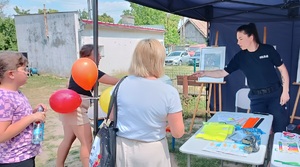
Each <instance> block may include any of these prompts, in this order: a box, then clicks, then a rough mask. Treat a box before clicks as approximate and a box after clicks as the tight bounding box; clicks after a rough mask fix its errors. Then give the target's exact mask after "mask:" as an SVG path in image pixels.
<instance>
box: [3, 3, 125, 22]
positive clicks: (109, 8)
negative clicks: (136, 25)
mask: <svg viewBox="0 0 300 167" xmlns="http://www.w3.org/2000/svg"><path fill="white" fill-rule="evenodd" d="M91 1H93V0H91ZM44 4H45V5H46V8H47V9H56V10H58V11H60V12H67V11H77V10H79V9H80V10H83V9H85V10H86V11H87V0H9V4H8V5H7V6H6V7H5V8H4V13H5V14H6V15H14V14H16V13H15V11H14V9H13V8H14V7H15V6H18V7H19V8H21V9H24V10H30V13H37V11H38V9H43V8H44ZM98 5H99V7H98V11H99V15H101V14H103V13H106V14H108V15H109V16H111V17H113V18H114V21H115V23H117V22H118V21H119V20H120V19H121V17H120V16H121V15H122V11H123V10H126V9H130V4H129V2H127V1H124V0H98Z"/></svg>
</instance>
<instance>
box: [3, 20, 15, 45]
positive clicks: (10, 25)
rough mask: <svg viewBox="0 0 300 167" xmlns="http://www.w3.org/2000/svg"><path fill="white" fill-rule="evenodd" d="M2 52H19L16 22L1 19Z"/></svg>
mask: <svg viewBox="0 0 300 167" xmlns="http://www.w3.org/2000/svg"><path fill="white" fill-rule="evenodd" d="M0 50H18V49H17V36H16V27H15V21H14V19H12V18H0Z"/></svg>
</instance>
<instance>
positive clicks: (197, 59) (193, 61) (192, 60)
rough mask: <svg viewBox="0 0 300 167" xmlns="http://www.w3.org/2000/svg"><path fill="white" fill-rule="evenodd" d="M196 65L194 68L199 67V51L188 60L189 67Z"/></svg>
mask: <svg viewBox="0 0 300 167" xmlns="http://www.w3.org/2000/svg"><path fill="white" fill-rule="evenodd" d="M194 63H196V66H199V63H200V51H196V52H195V54H194V56H193V57H190V59H189V65H190V66H193V65H194Z"/></svg>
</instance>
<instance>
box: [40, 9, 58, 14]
mask: <svg viewBox="0 0 300 167" xmlns="http://www.w3.org/2000/svg"><path fill="white" fill-rule="evenodd" d="M57 12H58V10H56V9H46V13H57ZM38 14H44V9H38Z"/></svg>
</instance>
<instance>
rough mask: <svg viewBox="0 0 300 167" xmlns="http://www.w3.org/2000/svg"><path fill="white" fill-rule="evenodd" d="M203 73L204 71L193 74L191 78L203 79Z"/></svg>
mask: <svg viewBox="0 0 300 167" xmlns="http://www.w3.org/2000/svg"><path fill="white" fill-rule="evenodd" d="M204 72H205V71H197V72H195V73H194V74H192V75H191V76H193V77H204V75H205V74H204Z"/></svg>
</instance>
